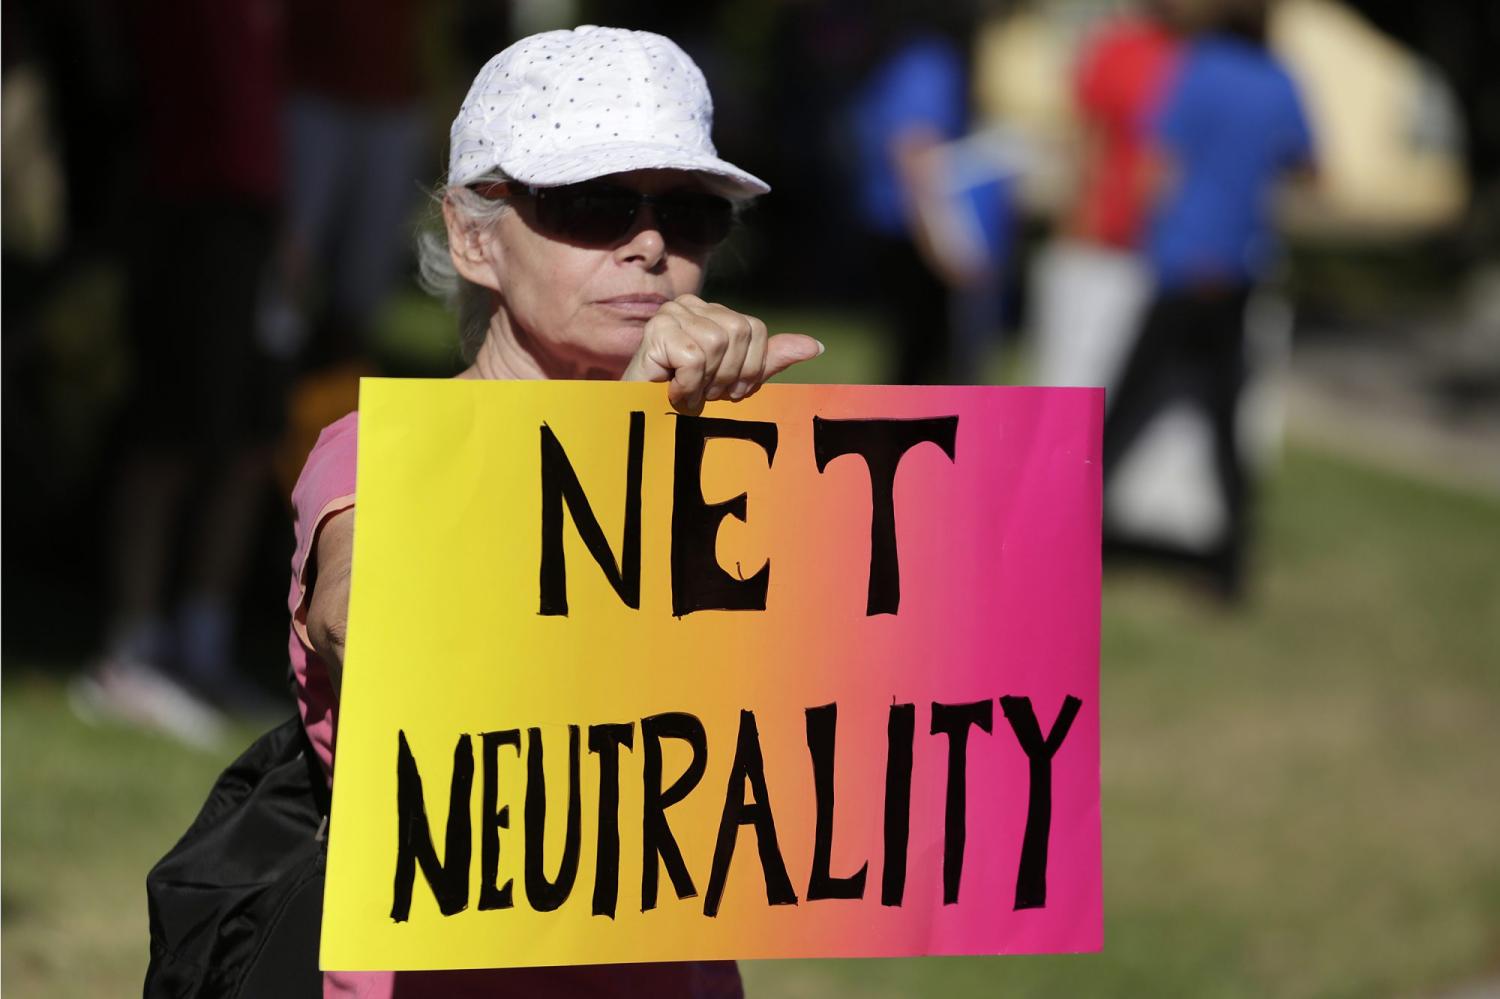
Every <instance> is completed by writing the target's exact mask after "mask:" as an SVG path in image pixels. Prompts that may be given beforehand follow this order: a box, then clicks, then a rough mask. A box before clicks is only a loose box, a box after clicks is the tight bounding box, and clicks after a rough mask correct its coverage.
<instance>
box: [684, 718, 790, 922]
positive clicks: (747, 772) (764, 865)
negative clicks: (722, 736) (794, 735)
mask: <svg viewBox="0 0 1500 999" xmlns="http://www.w3.org/2000/svg"><path fill="white" fill-rule="evenodd" d="M747 783H748V784H749V785H750V791H751V793H752V795H753V796H754V800H753V801H752V802H751V803H749V804H746V802H745V785H746V784H747ZM744 825H753V826H754V827H755V838H756V842H757V845H758V847H759V849H760V868H761V872H762V874H763V875H764V877H765V880H766V902H767V904H769V905H796V904H797V893H796V891H795V890H793V888H792V881H791V879H790V878H789V877H787V873H786V862H785V861H784V860H782V857H781V845H780V844H779V843H778V842H777V841H776V821H775V819H774V817H773V816H772V813H771V796H770V794H769V792H768V791H767V790H766V767H765V761H764V760H763V759H762V758H761V752H760V730H759V729H758V728H757V727H756V724H755V714H754V713H753V712H750V711H743V710H742V711H741V712H740V734H739V737H738V739H737V740H736V745H735V750H734V763H733V765H731V766H730V768H729V783H728V786H727V787H726V788H725V792H724V811H723V813H722V814H721V815H720V817H719V837H718V841H717V842H716V843H715V844H714V860H713V867H712V869H711V870H710V872H709V875H708V892H707V893H706V894H705V895H704V897H703V914H704V915H705V916H717V915H718V914H719V902H720V900H722V899H723V897H724V882H725V881H726V880H727V879H728V877H729V863H730V861H732V860H733V859H734V846H735V841H736V840H737V839H739V834H740V827H741V826H744Z"/></svg>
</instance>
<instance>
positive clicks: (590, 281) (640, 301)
mask: <svg viewBox="0 0 1500 999" xmlns="http://www.w3.org/2000/svg"><path fill="white" fill-rule="evenodd" d="M603 179H604V180H606V181H608V182H609V183H611V184H617V185H619V186H622V187H628V188H631V189H633V190H636V191H640V192H641V193H643V194H665V193H668V192H670V191H678V190H683V189H698V188H700V187H701V186H702V185H701V181H700V180H699V179H698V178H697V177H696V176H695V175H693V174H691V173H687V172H684V171H678V170H638V171H633V172H631V173H621V174H614V175H612V176H610V177H607V178H603ZM511 204H512V206H513V209H514V210H512V211H508V212H506V213H505V214H504V215H502V216H501V217H500V218H499V219H498V220H497V221H496V222H495V224H494V226H493V228H492V230H491V233H490V236H489V238H488V239H486V240H484V241H483V242H482V244H481V247H482V252H483V256H484V262H485V265H486V266H485V267H484V268H483V270H484V271H485V272H486V273H484V274H482V275H479V277H482V278H485V280H480V281H479V283H481V284H484V285H485V286H486V287H489V288H492V289H493V290H494V291H496V292H497V293H498V296H499V303H500V305H499V311H500V315H499V317H498V318H499V320H500V326H501V329H500V330H498V331H497V329H496V327H495V325H493V324H492V326H491V331H490V336H491V337H494V336H495V335H496V333H497V332H500V333H502V334H504V333H505V332H507V330H508V333H509V335H510V336H511V337H513V338H514V341H515V345H516V346H519V347H521V348H522V349H523V350H524V351H526V352H527V353H528V354H530V355H531V356H532V358H533V359H535V361H536V362H537V363H538V365H539V366H540V368H541V370H542V371H543V372H544V373H546V374H547V375H548V376H549V377H561V378H566V377H573V378H580V377H590V376H592V377H608V378H618V377H619V376H620V373H621V372H623V371H624V370H625V366H626V365H627V364H628V363H629V361H630V358H631V357H632V356H633V355H634V354H635V351H636V348H637V347H639V346H640V343H641V335H642V330H643V329H644V327H645V325H646V321H647V320H649V319H650V318H651V317H652V316H654V315H655V314H656V310H657V309H658V308H659V307H660V306H661V304H662V303H664V302H668V301H671V300H672V299H674V298H676V297H677V296H679V295H684V294H688V293H697V291H698V290H699V288H700V287H701V285H702V283H703V268H704V263H705V260H706V257H707V253H706V252H704V253H694V254H691V255H689V254H687V253H686V252H685V251H683V250H682V249H680V248H678V247H676V246H672V247H669V246H667V244H666V243H665V241H664V240H663V238H662V234H661V232H660V230H659V229H658V228H657V223H656V218H655V213H654V211H653V209H652V208H651V207H650V206H643V207H642V208H641V209H640V210H639V211H638V212H637V213H636V218H635V223H634V225H633V226H632V227H631V229H630V230H629V231H628V232H627V233H626V234H625V235H624V236H622V237H621V238H620V239H619V240H618V241H617V242H616V243H614V244H613V245H610V246H602V247H596V246H581V245H576V244H573V243H569V242H565V241H563V240H561V239H557V238H554V237H552V236H549V235H547V234H545V233H543V232H541V231H540V230H539V229H538V228H537V227H536V221H535V220H536V216H535V212H536V205H535V203H534V201H533V200H532V199H530V198H517V199H515V200H514V201H513V202H512V203H511ZM466 276H469V277H470V280H475V277H474V276H470V275H466Z"/></svg>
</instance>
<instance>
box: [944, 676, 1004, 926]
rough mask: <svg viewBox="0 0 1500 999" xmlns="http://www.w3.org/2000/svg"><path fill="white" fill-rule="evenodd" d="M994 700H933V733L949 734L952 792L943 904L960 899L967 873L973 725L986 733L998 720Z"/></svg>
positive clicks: (947, 820)
mask: <svg viewBox="0 0 1500 999" xmlns="http://www.w3.org/2000/svg"><path fill="white" fill-rule="evenodd" d="M994 716H995V705H994V702H993V701H988V700H985V701H972V702H970V703H968V704H939V703H938V702H936V701H934V702H933V703H932V734H933V735H937V734H938V733H940V732H941V733H944V734H946V735H947V736H948V791H947V797H946V799H945V800H946V806H945V808H944V813H943V904H944V905H953V904H954V903H955V902H957V901H958V886H959V883H960V881H962V879H963V874H964V839H965V838H966V837H967V836H968V832H969V831H968V793H969V728H970V726H973V725H978V726H979V727H980V728H982V729H984V731H985V732H986V733H989V732H990V731H991V728H990V726H991V724H992V723H993V721H994Z"/></svg>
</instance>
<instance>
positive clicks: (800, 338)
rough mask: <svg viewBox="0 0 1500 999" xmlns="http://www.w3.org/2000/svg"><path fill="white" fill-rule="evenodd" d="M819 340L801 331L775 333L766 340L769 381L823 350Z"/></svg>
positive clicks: (766, 374) (766, 375) (809, 359)
mask: <svg viewBox="0 0 1500 999" xmlns="http://www.w3.org/2000/svg"><path fill="white" fill-rule="evenodd" d="M824 349H825V348H824V346H823V344H822V342H821V341H818V340H814V339H813V338H812V337H810V336H806V335H804V334H802V333H777V334H776V335H775V336H773V337H771V338H770V339H769V340H767V341H766V373H765V376H764V377H765V380H766V381H769V380H770V379H772V378H775V377H776V376H777V375H779V374H781V373H782V372H783V371H785V370H786V369H787V368H790V367H791V366H792V365H794V364H801V363H802V362H803V361H811V360H812V359H813V358H815V357H818V356H820V355H821V354H822V353H823V351H824Z"/></svg>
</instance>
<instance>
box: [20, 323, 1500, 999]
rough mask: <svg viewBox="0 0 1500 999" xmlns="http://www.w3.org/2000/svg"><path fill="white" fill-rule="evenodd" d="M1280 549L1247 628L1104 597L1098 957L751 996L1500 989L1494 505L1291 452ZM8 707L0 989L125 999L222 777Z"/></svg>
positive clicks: (45, 704)
mask: <svg viewBox="0 0 1500 999" xmlns="http://www.w3.org/2000/svg"><path fill="white" fill-rule="evenodd" d="M768 318H769V317H768ZM778 325H779V324H777V323H774V322H773V329H774V328H777V326H778ZM781 328H802V329H807V330H808V331H809V332H814V333H817V334H821V335H824V337H825V339H826V340H828V341H829V342H830V344H831V346H832V345H833V344H834V343H837V345H838V347H839V350H838V351H837V352H836V351H835V350H833V349H831V350H830V352H829V354H830V356H829V358H826V359H819V361H818V362H815V365H822V364H824V363H825V361H826V362H827V363H829V364H832V363H833V361H832V358H833V356H835V354H836V353H837V354H841V355H842V356H843V357H844V358H846V359H850V358H853V360H850V361H846V362H841V366H840V367H839V368H837V369H832V368H830V369H828V370H826V371H820V370H818V369H817V368H816V367H814V368H813V370H811V371H808V372H807V373H806V375H807V378H806V380H824V379H827V380H834V378H835V376H837V377H839V378H840V380H858V379H861V378H869V377H873V376H875V375H876V374H877V372H876V370H875V369H876V367H877V366H878V364H879V361H880V357H881V353H880V350H879V345H878V344H873V343H867V342H865V341H864V339H862V338H861V337H860V336H859V335H858V334H857V332H856V331H853V330H838V329H836V328H835V327H833V326H829V327H827V328H826V329H825V328H823V327H821V326H820V325H819V324H817V323H804V324H802V325H800V326H797V327H794V326H791V325H789V324H788V325H784V326H781ZM1262 525H1263V531H1262V535H1261V542H1262V544H1261V547H1260V549H1259V552H1258V554H1259V556H1260V560H1259V570H1260V571H1259V573H1258V575H1257V577H1256V580H1255V587H1254V593H1253V597H1252V600H1251V603H1250V605H1249V606H1248V607H1247V608H1245V609H1244V610H1243V611H1239V612H1228V611H1225V610H1223V609H1221V608H1219V607H1217V606H1216V605H1214V604H1213V603H1212V602H1211V601H1209V600H1207V599H1206V598H1203V597H1200V596H1199V595H1198V594H1197V593H1196V592H1194V591H1193V590H1191V589H1190V588H1187V587H1185V586H1184V585H1182V584H1181V583H1180V582H1179V581H1177V580H1176V579H1174V578H1168V577H1165V576H1162V575H1160V574H1157V573H1153V572H1146V571H1143V570H1131V571H1116V572H1112V573H1110V574H1108V576H1107V579H1106V584H1105V593H1104V657H1103V695H1104V702H1103V710H1102V716H1103V724H1104V732H1103V735H1104V759H1103V769H1104V842H1105V857H1104V861H1105V889H1104V890H1105V911H1106V920H1107V925H1106V941H1105V948H1104V952H1103V953H1102V954H1098V955H1086V956H1068V957H1023V958H962V959H959V958H947V959H922V960H899V961H797V962H759V963H755V964H747V965H745V968H744V970H745V977H746V980H747V984H748V985H749V987H750V992H751V993H752V994H753V995H760V996H776V997H780V996H788V997H800V996H834V995H839V996H844V995H858V996H908V995H943V996H946V997H948V999H959V997H963V996H990V995H1012V994H1014V995H1056V996H1075V995H1083V996H1114V995H1118V996H1143V995H1146V996H1149V995H1184V996H1267V995H1274V996H1311V995H1316V996H1372V995H1373V996H1393V995H1413V994H1430V993H1431V992H1433V991H1435V990H1438V989H1440V988H1442V987H1444V986H1447V985H1453V984H1459V983H1464V982H1467V981H1471V980H1474V979H1479V978H1484V977H1487V976H1488V977H1493V976H1496V975H1500V568H1497V562H1500V502H1497V501H1495V500H1494V499H1489V498H1482V497H1476V496H1471V495H1464V494H1458V493H1453V492H1448V491H1444V490H1441V489H1437V488H1434V487H1430V486H1428V485H1425V484H1422V483H1418V482H1415V481H1411V480H1407V479H1403V478H1399V477H1395V476H1391V475H1388V474H1385V473H1382V472H1377V471H1374V470H1371V469H1369V468H1366V467H1363V466H1360V465H1356V464H1352V463H1348V462H1346V461H1344V460H1342V459H1340V458H1338V457H1336V456H1332V455H1328V454H1324V453H1320V452H1314V451H1308V450H1305V449H1297V448H1293V449H1292V450H1291V451H1290V452H1289V454H1288V456H1287V458H1286V460H1285V462H1284V464H1283V466H1282V467H1281V468H1280V469H1279V470H1278V472H1277V473H1276V475H1275V476H1274V479H1273V480H1272V481H1271V482H1270V483H1269V485H1268V489H1267V493H1266V497H1265V503H1264V505H1263V507H1262ZM4 683H5V686H4V699H3V761H4V787H3V808H4V822H3V860H4V883H3V920H4V936H3V955H0V959H3V979H0V987H3V991H4V993H5V994H6V995H7V996H15V997H25V996H48V997H67V996H97V995H120V994H126V993H133V992H135V991H136V990H138V988H139V984H140V981H141V975H142V972H143V970H144V968H145V960H146V913H145V897H144V891H143V889H142V879H143V877H144V875H145V871H146V869H147V868H148V867H149V865H150V864H151V862H152V861H153V860H154V859H155V858H156V857H157V856H159V855H160V854H161V853H162V852H163V851H164V850H165V849H166V848H167V847H168V846H170V844H171V843H172V841H173V839H174V838H175V837H176V836H177V835H178V834H179V833H180V832H181V831H182V830H183V829H184V828H185V827H186V825H187V823H188V822H189V821H190V819H191V818H192V816H193V814H194V813H195V811H196V809H197V807H198V805H199V804H200V802H201V801H202V798H203V795H204V793H205V792H206V790H207V787H208V784H209V782H210V781H211V780H212V779H213V776H214V774H215V773H216V772H217V770H218V769H219V768H220V767H221V766H222V764H223V763H224V762H226V761H225V760H223V759H218V758H210V757H207V756H204V755H201V754H195V753H192V752H189V751H186V750H181V749H179V748H177V747H176V746H175V745H173V744H171V743H168V742H165V741H163V740H160V739H157V738H155V737H152V736H149V735H145V734H138V733H134V732H129V731H123V730H112V729H91V728H88V727H86V726H84V725H83V724H81V723H80V722H78V721H76V720H75V719H74V717H73V716H72V714H71V713H70V712H69V711H68V709H67V705H66V702H65V697H64V693H63V689H62V686H61V681H60V680H59V679H58V678H57V677H56V676H55V675H54V674H51V673H45V672H41V671H39V670H35V669H31V668H29V666H28V664H27V663H25V662H9V661H8V662H6V663H5V665H4ZM251 735H253V733H250V732H246V733H245V739H246V741H248V739H249V737H250V736H251Z"/></svg>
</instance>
